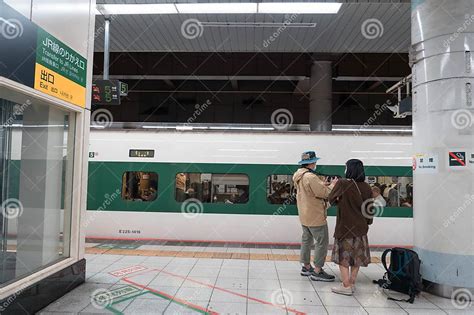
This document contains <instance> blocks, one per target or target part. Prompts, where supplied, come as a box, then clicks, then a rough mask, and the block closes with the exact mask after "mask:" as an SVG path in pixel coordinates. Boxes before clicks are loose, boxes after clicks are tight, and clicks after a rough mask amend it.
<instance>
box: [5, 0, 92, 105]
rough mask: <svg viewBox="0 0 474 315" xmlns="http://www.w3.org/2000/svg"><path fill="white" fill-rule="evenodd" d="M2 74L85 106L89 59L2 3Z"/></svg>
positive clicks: (64, 99)
mask: <svg viewBox="0 0 474 315" xmlns="http://www.w3.org/2000/svg"><path fill="white" fill-rule="evenodd" d="M0 23H1V25H0V55H1V56H2V59H1V63H0V76H3V77H6V78H8V79H10V80H13V81H16V82H18V83H21V84H24V85H26V86H29V87H31V88H34V89H36V90H38V91H41V92H43V93H45V94H48V95H50V96H53V97H56V98H58V99H60V100H63V101H66V102H69V103H71V104H74V105H77V106H80V107H83V108H84V107H85V105H86V80H87V60H86V58H84V57H83V56H82V55H80V54H79V53H77V52H76V51H74V50H73V49H71V48H70V47H69V46H67V45H66V44H65V43H63V42H61V41H60V40H58V39H57V38H55V37H54V36H53V35H51V34H49V33H48V32H46V31H45V30H43V29H42V28H40V27H39V26H37V25H36V24H35V23H33V22H31V21H30V20H29V19H27V18H25V17H24V16H23V15H21V14H20V13H18V12H17V11H15V10H14V9H12V8H11V7H10V6H8V5H7V4H5V3H4V2H3V1H2V2H0Z"/></svg>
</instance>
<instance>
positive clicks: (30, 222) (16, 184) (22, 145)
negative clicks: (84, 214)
mask: <svg viewBox="0 0 474 315" xmlns="http://www.w3.org/2000/svg"><path fill="white" fill-rule="evenodd" d="M14 97H15V100H16V101H17V102H13V101H10V100H9V99H0V106H1V125H0V142H1V148H0V153H1V158H0V171H1V173H2V174H1V175H2V180H1V183H0V185H1V186H0V197H1V210H2V211H1V214H0V233H1V240H0V245H1V246H0V260H1V268H2V269H1V270H0V286H3V285H5V284H7V283H10V282H12V281H14V280H16V279H18V278H20V277H24V276H27V275H29V274H31V273H33V272H36V271H38V270H40V269H42V268H44V267H45V266H48V265H51V264H53V263H55V262H57V261H58V260H61V259H63V258H65V257H69V250H70V236H71V235H70V234H71V233H70V228H71V226H70V225H71V201H72V200H71V195H72V170H73V154H74V130H75V128H74V119H75V114H73V113H69V112H66V111H63V110H60V109H58V108H56V107H54V106H51V105H47V104H43V103H36V102H34V101H33V102H32V101H30V100H28V99H24V100H22V102H18V100H19V99H21V96H19V95H14Z"/></svg>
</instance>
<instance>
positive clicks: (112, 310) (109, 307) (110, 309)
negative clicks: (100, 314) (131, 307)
mask: <svg viewBox="0 0 474 315" xmlns="http://www.w3.org/2000/svg"><path fill="white" fill-rule="evenodd" d="M105 309H107V310H109V311H111V312H112V313H114V314H116V315H123V313H122V312H121V311H119V310H117V309H115V308H113V307H112V306H106V307H105Z"/></svg>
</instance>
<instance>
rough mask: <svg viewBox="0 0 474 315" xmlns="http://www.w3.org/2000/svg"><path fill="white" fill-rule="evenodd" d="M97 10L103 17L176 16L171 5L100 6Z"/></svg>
mask: <svg viewBox="0 0 474 315" xmlns="http://www.w3.org/2000/svg"><path fill="white" fill-rule="evenodd" d="M97 10H98V11H99V12H100V13H101V14H104V15H119V14H177V13H178V11H177V10H176V7H175V6H174V4H172V3H159V4H102V5H97Z"/></svg>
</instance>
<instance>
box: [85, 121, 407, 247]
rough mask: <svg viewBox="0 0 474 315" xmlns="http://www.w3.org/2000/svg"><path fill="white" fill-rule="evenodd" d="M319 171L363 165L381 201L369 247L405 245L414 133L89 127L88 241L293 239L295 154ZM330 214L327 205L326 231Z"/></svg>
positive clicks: (334, 172)
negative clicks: (308, 156)
mask: <svg viewBox="0 0 474 315" xmlns="http://www.w3.org/2000/svg"><path fill="white" fill-rule="evenodd" d="M307 150H314V151H316V152H317V155H318V156H319V157H321V159H320V160H319V163H318V165H317V169H316V172H317V173H319V174H320V175H321V176H327V177H328V178H330V177H333V176H342V177H343V176H344V169H345V167H344V165H345V162H346V161H347V160H348V159H350V158H358V159H361V160H362V161H363V162H364V164H365V169H366V175H367V182H368V183H369V184H370V185H373V186H377V187H379V189H380V192H381V194H382V196H383V197H384V199H385V201H386V206H385V207H378V208H377V211H376V213H375V215H376V218H375V220H374V223H373V224H372V225H371V226H370V232H369V240H370V242H371V244H372V245H375V246H377V245H381V246H388V245H408V246H409V245H411V244H412V241H413V235H412V234H413V233H412V216H413V210H412V200H413V184H412V155H413V152H412V137H411V134H403V133H399V132H396V133H393V134H390V133H378V134H360V133H351V132H332V133H311V134H309V133H300V132H294V133H279V132H244V131H240V132H232V131H231V132H228V131H226V132H218V131H206V132H204V131H201V132H196V131H166V130H118V129H116V130H114V129H104V130H93V131H92V132H91V134H90V149H89V184H88V198H87V209H88V211H87V213H88V216H87V219H86V220H85V222H84V225H85V227H86V235H87V237H88V238H106V239H127V240H130V239H137V240H152V239H156V240H180V241H217V242H251V243H272V244H273V243H282V244H283V243H284V244H293V243H298V242H299V241H300V237H301V226H300V224H299V220H298V216H297V214H298V211H297V207H296V205H295V198H294V188H293V183H292V179H291V178H292V174H293V173H294V172H295V171H296V169H297V168H298V167H299V166H298V165H297V162H298V161H299V159H300V157H301V153H302V152H304V151H307ZM335 214H336V209H335V208H334V207H331V208H329V209H328V225H329V228H330V233H331V235H332V233H333V230H334V225H335Z"/></svg>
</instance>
